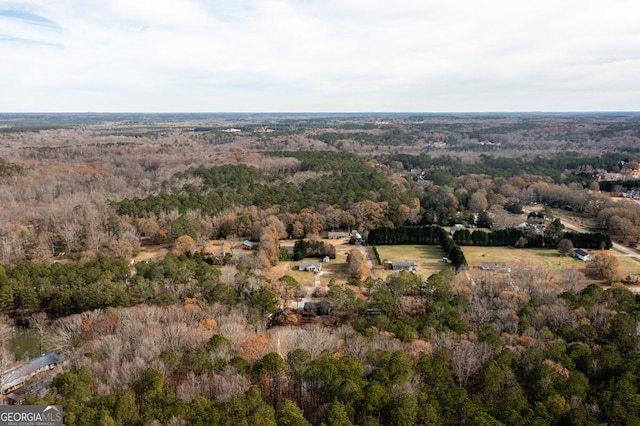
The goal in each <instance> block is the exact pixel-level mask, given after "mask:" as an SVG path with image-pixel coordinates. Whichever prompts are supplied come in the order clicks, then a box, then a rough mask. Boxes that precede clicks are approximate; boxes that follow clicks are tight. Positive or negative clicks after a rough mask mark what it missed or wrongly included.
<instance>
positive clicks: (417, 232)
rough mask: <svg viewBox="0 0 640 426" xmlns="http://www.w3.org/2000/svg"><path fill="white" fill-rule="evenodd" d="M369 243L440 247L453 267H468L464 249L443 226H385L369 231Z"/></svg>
mask: <svg viewBox="0 0 640 426" xmlns="http://www.w3.org/2000/svg"><path fill="white" fill-rule="evenodd" d="M367 243H368V244H371V245H389V244H426V245H440V246H441V247H442V250H443V252H444V253H445V257H447V258H448V259H449V261H450V262H451V265H452V266H453V267H454V268H456V269H459V268H462V267H465V266H466V265H467V260H466V259H465V257H464V253H463V252H462V249H460V247H459V246H458V244H456V242H455V241H454V240H452V239H451V236H450V235H449V233H448V232H447V231H446V230H445V229H444V228H442V227H441V226H436V225H431V226H399V227H397V228H390V227H387V226H383V227H380V228H376V229H372V230H371V231H369V236H368V237H367Z"/></svg>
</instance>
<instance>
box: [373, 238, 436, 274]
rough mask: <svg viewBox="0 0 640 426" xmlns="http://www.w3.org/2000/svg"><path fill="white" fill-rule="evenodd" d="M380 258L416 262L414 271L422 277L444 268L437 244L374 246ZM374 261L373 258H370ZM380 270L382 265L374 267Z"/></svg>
mask: <svg viewBox="0 0 640 426" xmlns="http://www.w3.org/2000/svg"><path fill="white" fill-rule="evenodd" d="M376 248H377V249H378V254H380V260H383V261H384V260H385V259H386V260H389V261H395V262H409V261H413V262H415V263H416V267H417V268H416V273H417V274H419V275H421V276H422V277H424V278H427V277H428V276H430V275H432V274H437V273H438V272H440V271H442V269H443V268H445V264H444V263H442V256H444V254H443V253H442V250H441V249H440V247H438V246H425V245H397V246H376ZM372 260H373V261H374V262H375V259H372ZM376 269H377V270H382V267H381V266H380V267H379V268H376Z"/></svg>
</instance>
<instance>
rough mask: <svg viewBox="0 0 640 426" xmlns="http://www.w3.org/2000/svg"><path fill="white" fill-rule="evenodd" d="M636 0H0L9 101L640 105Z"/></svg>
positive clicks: (11, 106)
mask: <svg viewBox="0 0 640 426" xmlns="http://www.w3.org/2000/svg"><path fill="white" fill-rule="evenodd" d="M639 16H640V2H638V1H637V0H608V1H603V0H581V1H577V0H553V1H551V0H536V1H530V0H482V1H479V0H395V1H382V0H153V1H150V0H19V1H5V0H0V112H494V111H506V112H518V111H577V112H580V111H638V110H640V25H639V24H638V17H639Z"/></svg>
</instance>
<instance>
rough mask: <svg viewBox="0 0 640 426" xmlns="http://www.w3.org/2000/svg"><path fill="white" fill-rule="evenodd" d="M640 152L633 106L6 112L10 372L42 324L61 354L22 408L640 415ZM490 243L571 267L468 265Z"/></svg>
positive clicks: (366, 421) (443, 418) (337, 421)
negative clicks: (585, 256)
mask: <svg viewBox="0 0 640 426" xmlns="http://www.w3.org/2000/svg"><path fill="white" fill-rule="evenodd" d="M639 141H640V116H638V115H637V114H601V115H595V114H591V115H589V114H573V115H572V114H552V115H542V114H522V115H514V114H487V115H483V114H475V115H455V114H448V115H447V114H443V115H429V114H427V115H420V116H418V115H402V114H390V115H341V114H334V115H326V116H323V115H314V114H310V115H286V114H284V115H259V114H257V115H252V116H243V115H234V114H231V115H179V114H178V115H176V114H169V115H162V114H157V115H154V114H149V115H135V114H123V115H108V114H105V115H103V114H89V115H70V116H68V115H60V116H58V115H48V114H35V115H26V116H21V115H11V114H9V115H7V114H0V182H1V183H2V185H1V186H0V201H1V202H2V205H3V209H2V211H0V261H1V262H2V263H0V337H2V345H1V347H0V351H1V354H0V355H1V356H0V367H1V368H2V370H5V369H7V368H10V367H12V366H14V365H18V364H19V363H20V362H21V360H20V359H19V356H18V357H17V359H16V356H15V354H13V353H11V350H10V346H11V345H10V344H9V342H10V340H11V336H12V333H13V327H15V326H21V327H29V328H30V329H31V330H33V331H34V333H35V336H36V339H37V340H38V342H37V343H38V345H39V348H40V352H42V351H43V350H47V351H54V352H56V353H58V354H60V355H62V356H63V357H64V362H63V363H62V364H61V365H60V366H59V367H57V368H56V370H54V372H53V373H54V376H52V377H51V378H50V382H49V381H45V383H44V385H45V386H36V385H35V384H34V385H33V386H32V388H33V390H34V392H32V393H30V394H29V395H28V396H27V399H26V401H25V403H42V404H57V405H62V406H63V408H64V420H65V424H69V425H187V424H189V425H191V424H193V425H206V424H221V425H224V424H234V425H235V424H273V425H307V424H313V425H317V424H324V425H349V424H354V425H356V424H357V425H396V424H398V425H413V424H429V425H431V424H433V425H438V424H440V425H450V424H460V425H462V424H470V425H484V424H492V425H499V424H505V425H520V424H539V425H551V424H558V425H560V424H562V425H565V424H575V425H591V424H593V425H595V424H636V423H638V422H639V421H640V420H639V419H640V405H639V404H638V403H637V402H638V401H640V390H639V386H640V379H639V378H640V358H639V357H638V353H640V352H639V351H638V349H640V327H638V325H639V324H640V316H639V315H640V299H639V298H638V297H637V296H636V295H635V293H634V292H633V291H632V290H634V289H635V284H637V282H638V280H640V268H639V267H638V265H637V261H635V260H633V259H632V258H629V259H626V258H624V259H623V258H622V257H620V256H627V255H626V254H620V253H622V252H620V251H619V250H620V247H622V246H624V247H623V248H624V249H625V250H629V251H630V253H631V255H633V254H634V253H635V254H637V252H636V251H635V247H637V243H638V240H640V205H638V204H637V201H636V200H634V199H633V195H634V194H635V193H636V192H637V190H638V182H640V152H639V151H638V148H637V147H638V146H640V145H639V143H638V142H639ZM634 191H635V192H634ZM622 195H624V196H625V197H627V198H623V197H622ZM569 223H571V224H572V225H571V226H572V227H569ZM576 227H578V228H579V229H581V230H580V231H578V230H576ZM450 229H451V231H450ZM336 231H340V232H338V233H339V234H340V235H341V236H340V238H341V239H342V240H345V242H343V241H342V240H340V241H339V242H337V243H336V242H332V240H330V239H329V235H330V233H334V232H336ZM346 241H348V242H346ZM385 246H406V247H408V248H407V249H406V250H405V251H404V252H405V253H409V252H410V251H411V250H414V251H416V252H419V253H427V252H426V251H420V250H421V247H422V246H429V247H433V251H432V252H429V253H435V254H431V255H430V256H432V257H435V261H434V262H432V263H433V264H437V265H436V266H432V267H433V268H434V269H433V271H432V272H430V273H428V274H424V275H423V274H422V273H421V270H420V269H418V272H417V273H415V272H416V271H415V270H411V271H409V270H403V271H395V270H386V269H383V263H385V262H384V261H385V260H388V259H382V258H381V256H380V254H379V251H383V248H384V247H385ZM410 246H411V247H414V246H416V247H418V248H417V249H416V248H409V247H410ZM493 247H496V248H500V249H504V250H507V249H508V250H513V251H509V252H507V251H505V252H503V253H527V252H528V251H529V252H534V250H535V253H536V256H538V257H540V258H543V259H545V258H549V259H552V262H547V263H546V264H545V263H530V262H529V263H527V262H522V263H516V261H515V260H513V259H507V258H504V259H500V261H501V262H502V261H504V262H510V263H509V266H510V267H509V268H508V270H507V269H504V270H483V269H481V268H478V267H474V266H472V265H476V264H477V263H478V260H477V259H476V258H474V260H471V259H472V256H480V259H481V261H484V260H486V259H485V258H483V257H482V256H485V255H486V254H487V253H490V251H489V250H490V249H491V248H493ZM577 248H581V249H585V250H590V251H592V254H593V260H592V261H590V262H588V263H587V262H585V263H581V262H580V261H578V260H576V261H575V262H574V263H567V261H566V258H567V257H568V256H566V255H568V254H572V253H573V250H574V249H577ZM471 249H476V250H484V251H483V252H473V251H467V250H471ZM336 250H337V252H336ZM614 252H615V253H614ZM467 253H469V255H467ZM474 253H481V254H477V255H476V254H474ZM631 255H629V256H631ZM323 258H326V262H327V264H326V265H325V266H324V268H325V269H326V270H327V272H325V269H323V272H322V274H320V271H317V272H318V274H313V273H308V274H307V275H305V274H304V273H303V272H300V271H299V270H298V262H300V261H307V260H308V261H311V262H316V261H318V262H320V261H323V260H322V259H323ZM619 258H620V262H622V261H624V262H626V263H624V265H619V264H618V262H619V261H618V259H619ZM440 259H442V261H441V260H440ZM487 259H488V257H487ZM474 262H475V263H474ZM634 262H635V263H634ZM486 263H492V262H486ZM565 265H570V266H565ZM629 265H631V266H629ZM332 268H333V269H332ZM619 268H620V269H623V270H624V271H625V272H624V273H618V272H617V271H618V269H619ZM325 273H326V274H330V275H329V276H331V279H327V278H325V276H326V275H323V274H325ZM314 280H315V282H321V283H322V285H321V286H319V287H318V286H317V285H315V286H314V285H310V284H309V283H313V282H314ZM320 302H321V303H326V304H325V305H319V306H321V307H322V309H321V310H320V311H318V310H317V309H316V310H315V311H313V312H312V313H309V311H308V310H307V307H306V306H304V305H306V304H308V303H309V304H315V303H320ZM298 305H301V306H298ZM303 306H304V309H303ZM317 312H320V313H317ZM35 390H38V391H37V392H36V391H35Z"/></svg>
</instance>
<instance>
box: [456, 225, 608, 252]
mask: <svg viewBox="0 0 640 426" xmlns="http://www.w3.org/2000/svg"><path fill="white" fill-rule="evenodd" d="M562 238H565V239H567V240H569V241H571V243H572V244H573V247H575V248H587V249H594V250H609V249H610V248H611V247H613V244H612V242H611V236H610V235H609V234H606V233H604V232H565V233H563V234H559V235H558V236H555V235H549V234H547V235H544V234H531V233H527V231H526V230H523V229H520V228H505V229H497V230H494V231H491V232H486V231H483V230H481V229H477V230H474V231H473V232H472V231H470V230H468V229H460V230H458V231H456V232H455V233H454V234H453V240H454V241H455V242H456V243H457V244H459V245H461V246H493V247H503V246H515V247H531V248H534V247H536V248H537V247H548V248H555V247H556V245H557V243H558V241H560V240H561V239H562Z"/></svg>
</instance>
